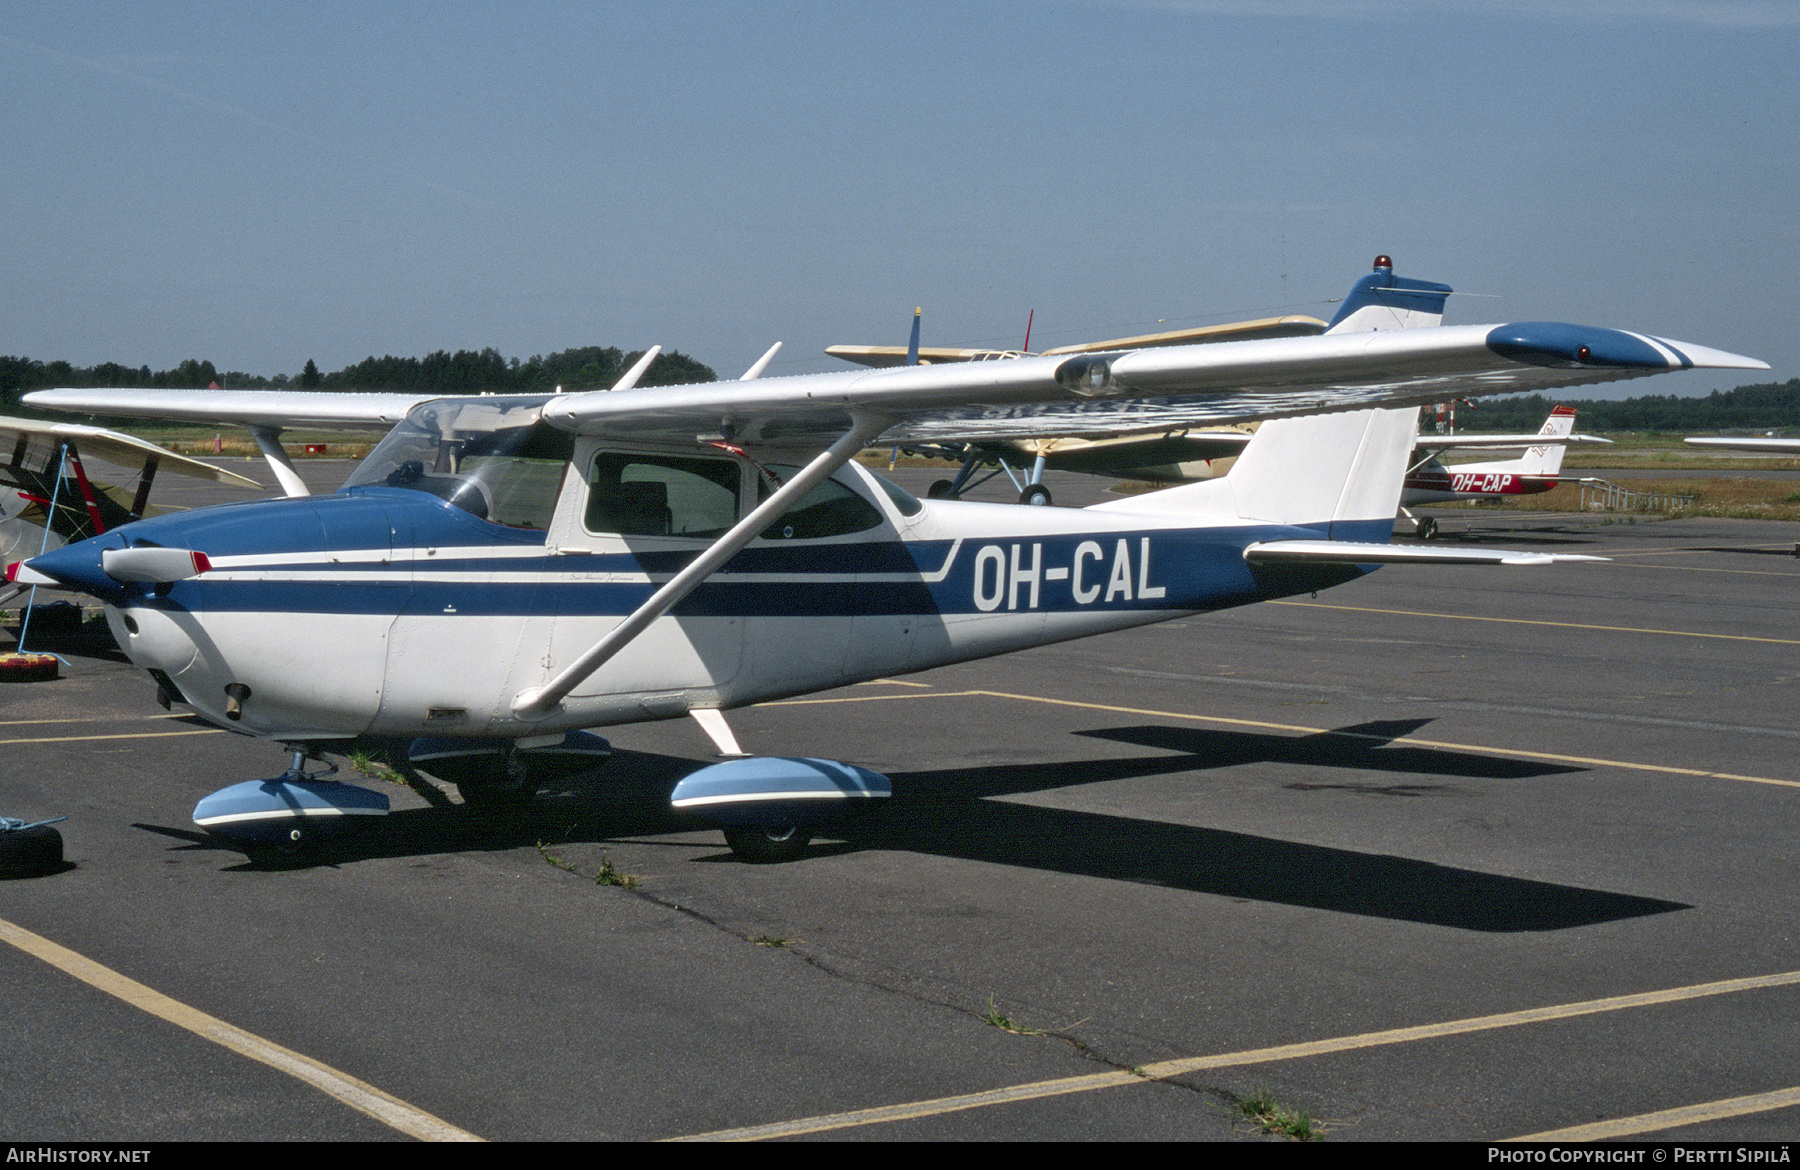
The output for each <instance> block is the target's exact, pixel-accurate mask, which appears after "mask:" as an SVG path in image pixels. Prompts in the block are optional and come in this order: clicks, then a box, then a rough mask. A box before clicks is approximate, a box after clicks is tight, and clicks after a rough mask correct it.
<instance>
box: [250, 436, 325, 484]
mask: <svg viewBox="0 0 1800 1170" xmlns="http://www.w3.org/2000/svg"><path fill="white" fill-rule="evenodd" d="M249 430H250V434H251V435H252V436H253V437H254V438H255V439H256V446H257V448H258V449H259V450H261V451H262V453H263V461H264V462H265V463H267V464H268V465H269V470H270V471H273V472H274V473H275V482H277V483H279V484H280V485H281V490H282V491H283V492H285V493H287V494H288V495H290V496H310V495H312V492H311V491H310V490H308V489H307V486H306V483H305V482H304V481H303V480H302V479H301V478H300V473H299V472H298V471H295V470H294V464H293V462H292V461H291V460H290V459H289V458H288V453H287V448H285V447H283V446H282V445H281V428H279V427H265V426H256V425H251V426H250V428H249Z"/></svg>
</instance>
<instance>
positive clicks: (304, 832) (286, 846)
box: [242, 827, 324, 869]
mask: <svg viewBox="0 0 1800 1170" xmlns="http://www.w3.org/2000/svg"><path fill="white" fill-rule="evenodd" d="M323 846H324V842H323V841H321V840H320V839H319V834H318V831H317V830H315V829H306V828H298V827H296V828H293V829H289V830H288V832H287V835H286V836H285V837H283V838H281V839H280V840H277V841H257V842H254V843H250V842H246V843H245V844H244V845H243V846H242V848H243V850H244V856H246V857H248V858H249V859H250V860H251V861H252V862H254V863H255V864H256V865H259V866H261V867H262V868H263V869H300V868H302V867H303V866H308V865H311V864H312V863H313V862H315V861H317V860H318V859H319V851H320V849H321V848H323Z"/></svg>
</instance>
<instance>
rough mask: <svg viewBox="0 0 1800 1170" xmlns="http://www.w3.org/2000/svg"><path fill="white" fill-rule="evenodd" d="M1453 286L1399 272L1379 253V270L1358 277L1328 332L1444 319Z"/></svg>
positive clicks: (1373, 329) (1426, 323)
mask: <svg viewBox="0 0 1800 1170" xmlns="http://www.w3.org/2000/svg"><path fill="white" fill-rule="evenodd" d="M1450 292H1451V289H1450V286H1449V285H1447V284H1435V283H1433V282H1432V281H1429V280H1413V279H1411V278H1410V277H1405V276H1395V275H1394V262H1393V261H1392V260H1389V259H1388V258H1387V257H1386V256H1377V257H1375V271H1374V272H1371V273H1370V274H1369V275H1367V276H1365V277H1363V278H1362V279H1361V280H1359V281H1357V282H1356V284H1355V285H1354V286H1353V287H1352V288H1351V289H1350V295H1349V296H1347V297H1345V298H1344V303H1343V305H1342V306H1340V307H1339V308H1338V312H1337V316H1335V317H1333V318H1332V319H1331V325H1330V327H1329V328H1327V329H1326V330H1325V332H1327V333H1375V332H1378V331H1380V330H1384V329H1418V328H1420V327H1421V326H1430V325H1441V324H1443V322H1444V301H1445V300H1446V299H1448V298H1449V296H1450Z"/></svg>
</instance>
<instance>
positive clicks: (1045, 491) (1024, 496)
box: [1019, 483, 1050, 508]
mask: <svg viewBox="0 0 1800 1170" xmlns="http://www.w3.org/2000/svg"><path fill="white" fill-rule="evenodd" d="M1019 503H1021V504H1025V505H1027V506H1028V507H1032V508H1047V507H1049V506H1050V489H1049V488H1047V487H1045V486H1044V485H1043V484H1041V483H1034V484H1031V485H1030V486H1029V487H1027V488H1026V489H1025V490H1024V491H1022V492H1020V493H1019Z"/></svg>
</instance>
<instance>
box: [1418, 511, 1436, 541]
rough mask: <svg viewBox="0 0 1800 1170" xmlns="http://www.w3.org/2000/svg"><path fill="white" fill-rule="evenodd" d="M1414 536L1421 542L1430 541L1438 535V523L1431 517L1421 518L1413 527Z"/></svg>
mask: <svg viewBox="0 0 1800 1170" xmlns="http://www.w3.org/2000/svg"><path fill="white" fill-rule="evenodd" d="M1413 535H1414V536H1416V537H1418V538H1419V539H1420V540H1430V539H1431V538H1432V537H1434V536H1436V535H1437V521H1436V520H1433V519H1432V518H1431V517H1429V516H1421V517H1420V518H1419V521H1418V523H1416V524H1414V525H1413Z"/></svg>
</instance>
